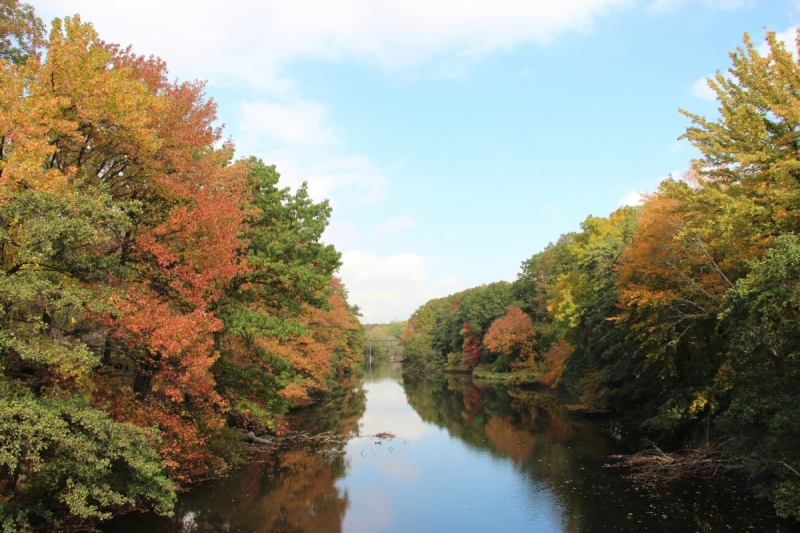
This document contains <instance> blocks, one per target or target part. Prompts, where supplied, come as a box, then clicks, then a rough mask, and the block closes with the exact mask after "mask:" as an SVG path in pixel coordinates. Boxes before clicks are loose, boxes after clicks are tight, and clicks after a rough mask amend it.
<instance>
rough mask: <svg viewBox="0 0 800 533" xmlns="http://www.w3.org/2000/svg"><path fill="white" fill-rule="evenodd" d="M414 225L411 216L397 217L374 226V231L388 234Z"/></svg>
mask: <svg viewBox="0 0 800 533" xmlns="http://www.w3.org/2000/svg"><path fill="white" fill-rule="evenodd" d="M413 227H414V219H413V218H411V217H397V218H393V219H391V220H387V221H386V222H383V223H381V224H378V225H377V226H375V233H377V234H378V235H388V234H391V233H401V232H403V231H405V230H407V229H410V228H413Z"/></svg>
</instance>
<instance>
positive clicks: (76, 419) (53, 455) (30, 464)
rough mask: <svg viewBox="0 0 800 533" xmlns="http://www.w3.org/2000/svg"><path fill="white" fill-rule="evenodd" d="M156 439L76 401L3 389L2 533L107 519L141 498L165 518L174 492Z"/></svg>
mask: <svg viewBox="0 0 800 533" xmlns="http://www.w3.org/2000/svg"><path fill="white" fill-rule="evenodd" d="M158 440H159V439H158V434H157V432H155V431H152V430H150V429H146V428H139V427H137V426H134V425H133V424H129V423H125V422H122V423H121V422H115V421H114V420H112V419H111V418H109V416H108V415H107V414H106V413H104V412H103V411H101V410H99V409H95V408H93V407H92V406H91V405H90V404H89V402H88V401H87V400H86V399H85V398H82V397H80V396H72V397H40V398H37V397H35V396H34V395H33V394H31V393H29V392H27V391H19V393H15V392H13V391H11V390H10V389H9V388H8V387H4V388H3V398H2V399H0V469H4V470H5V471H6V472H7V473H8V475H7V476H4V479H3V483H4V485H7V486H6V487H4V489H5V490H10V491H13V494H14V498H13V499H11V500H8V501H0V525H2V528H3V531H6V532H11V531H20V530H24V529H28V528H33V527H38V526H41V525H42V524H47V525H50V526H63V525H65V524H64V522H65V519H64V518H63V516H69V517H71V518H83V519H85V518H109V517H110V516H111V512H114V511H121V510H125V509H131V508H135V507H136V506H137V505H138V504H140V503H141V502H143V501H150V502H153V506H154V508H155V510H156V511H157V512H159V513H161V514H171V510H172V505H173V504H174V502H175V492H174V490H173V487H172V482H171V481H170V480H169V479H168V478H167V477H166V476H165V475H164V474H163V473H162V466H161V460H160V457H159V454H158V450H157V445H158ZM8 485H12V486H8ZM58 511H61V512H60V513H59V512H58ZM71 521H72V520H70V518H67V519H66V523H67V524H68V523H70V522H71Z"/></svg>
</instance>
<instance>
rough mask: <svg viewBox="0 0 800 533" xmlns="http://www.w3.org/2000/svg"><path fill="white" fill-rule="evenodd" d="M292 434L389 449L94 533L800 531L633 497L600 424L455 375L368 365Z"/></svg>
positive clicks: (754, 515) (708, 498)
mask: <svg viewBox="0 0 800 533" xmlns="http://www.w3.org/2000/svg"><path fill="white" fill-rule="evenodd" d="M293 423H294V425H295V427H298V428H302V429H306V430H308V431H310V432H314V433H319V432H322V431H331V432H333V433H345V434H360V435H371V434H375V433H378V432H382V431H390V432H393V433H395V434H396V435H397V438H395V439H390V440H389V439H377V438H357V439H354V440H352V441H350V442H349V443H348V444H346V445H338V446H339V448H342V447H343V446H344V449H345V450H346V451H347V454H346V455H345V456H339V457H332V458H324V457H323V456H322V455H319V454H317V453H315V451H314V450H306V449H295V450H287V451H283V452H280V453H278V454H276V455H275V456H274V457H272V458H270V459H269V460H267V461H265V462H257V463H252V464H250V465H248V466H246V467H245V468H242V469H240V470H238V471H236V472H234V473H233V474H232V475H231V476H230V477H228V478H225V479H221V480H217V481H214V482H210V483H205V484H202V485H199V486H197V487H195V488H194V489H193V490H192V491H191V492H188V493H186V494H182V495H181V497H180V501H179V504H178V508H177V510H176V515H175V518H174V519H165V518H158V517H154V516H151V515H131V516H127V517H120V518H117V519H115V520H113V521H112V522H111V523H109V524H107V525H106V526H105V527H104V528H103V529H104V531H106V532H108V533H127V532H134V531H137V532H138V531H147V532H148V533H161V532H176V533H177V532H181V533H184V532H185V533H188V532H198V533H199V532H205V531H215V532H216V531H220V532H229V531H231V532H232V531H241V532H243V533H251V532H252V533H256V532H293V533H299V532H308V533H311V532H314V533H327V532H339V531H345V532H362V531H363V532H395V531H397V532H400V531H403V532H406V531H436V532H441V531H457V532H470V531H476V532H477V531H490V530H494V531H517V530H524V531H536V532H542V533H549V532H558V533H588V532H595V531H598V532H599V531H630V532H633V531H659V532H662V531H663V532H676V533H677V532H690V533H691V532H704V533H705V532H712V531H713V532H716V531H781V532H787V533H788V532H798V531H800V527H798V526H797V525H796V524H793V523H789V522H786V521H783V520H779V519H777V518H775V517H774V514H773V513H772V510H771V508H770V506H769V504H768V503H766V502H764V501H761V500H756V499H754V498H752V497H750V496H748V495H747V494H746V493H743V492H738V493H737V492H735V491H733V490H731V489H730V487H725V486H721V485H720V484H716V483H701V482H694V483H691V484H685V485H673V486H670V487H669V488H666V489H664V488H662V489H660V490H647V489H644V488H641V487H637V486H634V485H632V484H630V483H629V482H627V481H625V480H624V479H622V478H621V477H620V473H619V472H618V471H616V470H610V469H605V468H603V467H602V466H603V464H605V462H606V459H607V456H608V455H609V454H613V453H622V452H627V451H629V450H631V449H632V448H633V447H635V446H636V444H637V443H636V442H632V441H635V439H633V438H630V439H628V438H623V439H622V441H621V442H618V441H617V440H615V439H614V438H612V436H611V435H610V433H609V431H608V427H609V421H607V420H606V421H598V420H596V419H590V418H586V417H581V416H575V415H573V414H571V413H569V412H568V411H566V410H564V409H563V408H562V407H560V405H559V403H558V402H557V401H556V400H555V399H554V398H552V397H550V396H548V395H546V394H541V393H536V392H531V391H516V390H508V389H506V388H505V387H504V386H495V385H490V384H484V383H476V382H473V381H472V380H471V379H470V378H468V377H464V376H450V375H439V376H424V377H413V376H406V377H403V376H402V373H401V370H400V367H399V365H397V364H391V363H388V362H376V363H373V364H372V365H369V364H368V365H366V366H365V368H364V372H363V376H361V378H360V379H355V378H354V379H353V380H352V381H351V382H349V383H345V384H344V385H343V387H342V388H341V389H340V390H339V391H338V392H337V393H336V394H335V395H334V396H333V397H332V398H331V399H330V400H329V401H327V402H325V403H323V404H320V405H319V406H317V407H316V408H314V409H310V410H306V411H303V412H301V413H299V414H298V415H297V416H296V417H295V419H294V421H293ZM629 440H630V441H631V442H629Z"/></svg>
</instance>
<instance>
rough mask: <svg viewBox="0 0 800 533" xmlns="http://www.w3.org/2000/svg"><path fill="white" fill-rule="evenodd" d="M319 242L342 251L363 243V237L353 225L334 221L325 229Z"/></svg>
mask: <svg viewBox="0 0 800 533" xmlns="http://www.w3.org/2000/svg"><path fill="white" fill-rule="evenodd" d="M321 240H322V242H324V243H326V244H333V245H334V246H336V248H338V249H339V250H342V249H344V248H350V247H351V246H354V245H356V244H361V243H362V242H364V235H362V234H361V232H360V231H358V228H357V227H356V225H355V224H351V223H350V222H345V221H342V220H335V221H333V222H331V223H330V224H328V227H327V228H325V233H323V234H322V239H321Z"/></svg>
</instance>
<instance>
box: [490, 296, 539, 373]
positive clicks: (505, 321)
mask: <svg viewBox="0 0 800 533" xmlns="http://www.w3.org/2000/svg"><path fill="white" fill-rule="evenodd" d="M535 335H536V332H535V331H534V330H533V321H532V320H531V317H529V316H528V315H526V314H525V313H523V312H522V309H520V308H519V307H516V306H511V307H509V308H508V311H506V314H505V315H503V316H502V317H500V318H498V319H497V320H495V321H494V322H492V325H491V326H490V327H489V331H487V332H486V336H484V338H483V343H484V345H485V346H486V348H488V349H489V350H491V351H492V352H496V353H499V354H501V355H500V357H499V358H498V359H496V360H495V363H494V368H493V370H494V371H495V372H507V371H508V370H509V369H510V367H511V365H512V364H514V363H517V362H519V363H525V362H527V361H528V360H530V359H533V358H534V356H535V352H534V350H533V343H534V340H535V339H534V337H535Z"/></svg>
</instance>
